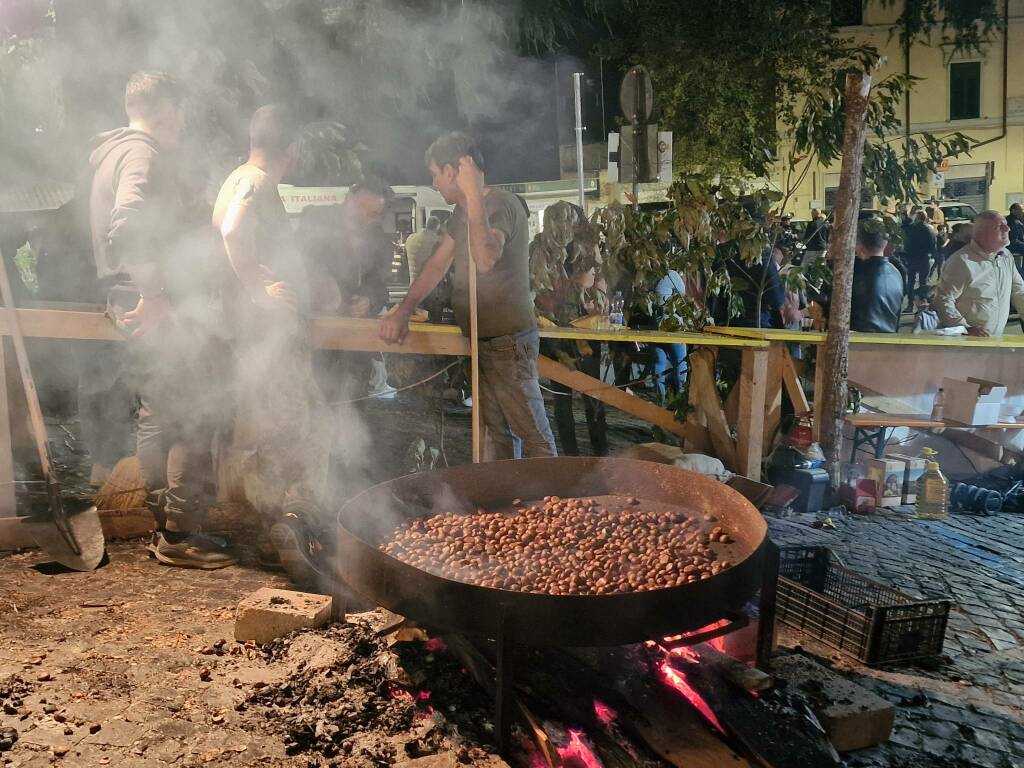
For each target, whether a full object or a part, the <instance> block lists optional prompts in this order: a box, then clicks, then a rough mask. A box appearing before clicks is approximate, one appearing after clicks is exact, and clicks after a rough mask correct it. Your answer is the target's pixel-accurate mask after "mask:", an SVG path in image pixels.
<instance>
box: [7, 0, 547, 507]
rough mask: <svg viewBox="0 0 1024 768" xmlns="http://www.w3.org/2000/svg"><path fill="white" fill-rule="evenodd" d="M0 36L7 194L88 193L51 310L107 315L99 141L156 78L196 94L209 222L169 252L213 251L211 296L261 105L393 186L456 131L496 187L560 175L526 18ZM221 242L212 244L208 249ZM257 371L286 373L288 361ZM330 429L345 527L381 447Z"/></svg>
mask: <svg viewBox="0 0 1024 768" xmlns="http://www.w3.org/2000/svg"><path fill="white" fill-rule="evenodd" d="M0 35H2V36H3V38H4V41H6V43H7V45H5V46H4V47H3V48H2V50H0V141H2V144H3V149H2V150H0V184H4V185H14V184H16V185H19V186H26V187H27V186H32V185H36V184H39V183H40V182H43V181H47V180H57V181H69V182H73V183H74V184H75V185H76V186H77V189H78V192H77V195H76V198H75V200H74V201H73V202H72V203H71V204H70V205H69V206H66V207H65V209H63V210H62V211H61V212H59V213H55V214H52V216H53V217H54V218H57V217H60V218H61V219H67V221H66V222H65V223H64V224H62V225H61V231H62V235H61V237H60V239H59V240H60V242H56V243H54V245H53V247H52V248H50V249H49V250H48V251H47V252H46V253H45V254H42V253H37V254H36V255H37V257H38V258H39V259H40V263H39V264H38V265H37V266H38V267H39V269H40V273H41V274H42V273H46V274H48V275H49V277H48V278H47V279H45V280H41V284H40V286H39V292H38V294H37V298H42V299H61V300H69V299H70V300H78V301H86V302H92V301H95V300H96V297H95V296H94V295H88V293H89V289H85V291H84V295H83V292H82V291H81V289H82V286H83V281H82V280H81V279H80V275H81V274H82V266H83V265H85V267H86V271H88V269H89V268H91V266H92V254H91V252H90V251H91V249H90V247H89V236H88V227H87V223H86V221H87V218H86V214H87V210H86V209H87V205H88V189H89V183H90V180H91V175H92V169H90V168H89V166H88V163H87V158H88V155H89V147H90V141H91V139H92V137H93V136H94V135H96V134H97V133H99V132H101V131H105V130H110V129H112V128H116V127H118V126H122V125H124V124H125V122H126V120H125V116H124V110H123V94H124V86H125V83H126V81H127V79H128V77H129V76H130V75H131V73H133V72H135V71H137V70H140V69H162V70H165V71H168V72H169V73H171V74H173V75H176V76H177V77H178V78H179V79H180V80H181V81H182V82H183V83H184V85H185V86H186V89H187V91H188V92H189V95H190V104H189V109H188V114H187V123H186V130H185V136H184V145H183V147H182V148H181V151H180V152H179V155H178V157H177V164H178V165H179V171H180V172H181V175H182V176H183V177H184V178H185V179H186V181H187V182H188V184H189V187H190V195H191V204H192V207H193V209H198V210H199V215H197V216H196V218H195V222H196V227H197V229H196V231H197V232H199V233H200V235H199V236H196V237H187V238H186V237H183V238H182V239H181V241H180V242H179V243H178V244H176V245H169V244H168V245H166V247H168V248H171V249H177V250H172V252H171V253H169V254H168V255H167V256H166V257H165V259H164V260H165V262H166V263H168V264H176V263H177V264H182V265H185V264H190V265H194V264H196V261H197V260H196V254H197V248H198V249H201V248H204V247H205V248H209V249H210V250H209V253H211V254H212V257H211V263H209V264H207V265H206V267H205V268H204V267H198V268H196V269H195V270H194V272H193V273H191V274H189V275H188V277H189V279H191V280H192V281H193V283H194V288H195V291H196V295H199V294H200V293H203V292H209V289H210V288H211V286H212V285H213V284H214V283H215V282H216V280H217V272H218V270H220V269H222V268H223V265H222V264H220V263H217V262H218V260H222V259H223V255H222V254H221V251H220V247H219V244H218V243H217V242H216V235H215V233H212V232H211V231H210V230H209V229H205V230H204V227H208V222H209V206H210V204H211V203H212V200H213V198H214V196H215V195H216V193H217V190H218V189H219V188H220V185H221V184H222V183H223V181H224V179H225V178H226V177H227V175H228V174H229V173H230V171H231V170H232V169H233V168H234V167H235V166H237V165H238V164H239V163H240V162H242V161H243V160H244V158H245V156H246V154H247V150H248V135H247V128H248V123H249V119H250V117H251V115H252V112H253V111H254V110H255V109H256V108H257V107H258V106H260V105H262V104H266V103H270V102H280V103H284V104H286V105H287V106H288V107H289V108H291V109H293V110H294V112H295V114H296V116H297V117H298V118H299V119H300V121H302V122H312V121H320V122H339V123H341V124H343V125H345V126H347V127H348V130H347V131H346V132H344V133H343V134H342V138H341V139H340V140H339V141H338V142H336V143H335V145H334V147H333V148H332V149H333V150H334V151H344V152H350V153H353V154H354V155H357V156H359V157H360V158H362V159H363V162H362V163H361V165H362V167H363V168H370V169H372V170H373V171H374V172H375V173H376V174H377V175H379V176H382V177H383V178H384V179H385V180H386V181H388V182H390V183H393V184H401V183H426V182H427V178H428V177H427V174H426V171H425V169H424V167H423V151H424V149H425V148H426V147H427V146H428V144H429V143H430V142H431V141H432V140H433V139H434V138H435V137H436V136H437V135H438V134H440V133H441V132H443V131H446V130H453V129H462V130H469V131H470V132H473V133H476V134H477V135H478V136H479V137H480V138H481V139H482V144H483V147H484V151H485V155H487V157H488V168H489V179H490V180H491V181H503V180H524V179H528V178H537V177H540V175H541V173H543V171H538V170H537V169H538V168H539V167H541V166H542V165H543V164H544V163H545V162H547V163H548V164H549V165H550V166H551V167H553V168H555V169H557V165H556V164H557V162H558V157H557V144H556V141H557V140H556V137H555V135H554V130H553V123H554V114H555V104H554V97H553V88H554V83H553V76H554V67H553V66H552V65H550V64H547V63H544V62H542V61H538V60H532V59H526V58H523V57H520V56H518V55H517V54H516V52H515V50H514V40H515V39H516V6H515V5H514V4H511V5H510V4H503V3H499V2H495V3H485V2H462V1H458V2H457V1H455V0H432V1H431V2H423V3H416V2H408V1H406V0H381V1H378V0H218V1H217V2H212V3H211V2H208V0H178V1H177V2H174V3H167V2H164V1H163V0H94V1H93V2H89V3H84V2H81V1H80V0H3V1H2V2H0ZM548 126H550V128H549V127H548ZM545 158H546V159H545ZM354 167H355V168H358V167H359V164H356V165H355V166H354ZM288 180H291V181H294V182H299V183H301V182H302V180H301V179H286V181H288ZM356 180H357V179H354V178H352V179H337V180H335V183H339V184H343V183H350V182H353V181H356ZM49 215H51V214H44V216H43V220H42V224H41V226H42V227H43V228H49V227H51V226H52V222H50V221H48V220H47V219H46V216H49ZM204 221H205V223H204ZM24 226H25V220H24V218H21V219H19V220H18V221H17V222H13V223H12V221H10V220H8V219H4V220H2V221H0V227H3V228H4V229H5V233H4V234H5V240H4V241H3V243H4V245H3V248H4V252H5V254H4V255H5V257H6V258H7V259H8V264H10V257H11V254H10V253H9V252H8V250H9V248H11V247H12V246H11V245H9V244H8V241H10V243H13V244H14V245H13V247H18V246H20V245H21V242H23V241H21V242H15V241H20V240H21V234H20V231H19V233H18V234H16V235H14V236H13V237H7V233H8V232H9V231H10V230H11V229H16V228H18V227H22V228H23V227H24ZM193 234H195V233H194V232H193ZM204 238H205V239H206V241H207V245H206V246H197V242H199V241H201V240H203V239H204ZM72 262H73V263H74V265H75V268H74V269H72V268H71V264H72ZM189 269H191V268H189ZM61 275H65V277H63V278H62V277H61ZM67 276H71V277H67ZM76 290H78V291H79V293H78V295H76ZM188 311H189V315H190V321H191V322H193V323H194V324H195V327H197V328H199V327H201V328H204V329H205V330H204V331H203V333H207V334H209V335H210V337H211V338H214V337H215V338H216V339H217V340H218V341H219V340H221V339H220V336H221V335H222V329H221V328H220V325H221V324H222V320H221V319H220V318H219V316H218V315H217V314H216V309H215V308H214V307H213V306H212V305H207V304H205V303H203V302H199V301H196V302H192V303H191V304H190V306H189V310H188ZM35 351H36V354H37V356H38V355H40V354H42V352H43V347H42V346H40V345H35ZM76 357H77V356H76V355H69V354H67V350H66V349H63V348H61V349H59V351H58V354H55V355H52V356H50V358H49V360H48V361H47V362H48V363H50V365H48V366H46V367H48V368H57V369H60V371H59V375H61V376H64V377H66V378H67V379H69V380H73V379H75V378H76V377H77V376H78V374H79V369H78V367H77V365H76ZM251 364H252V366H253V368H254V370H270V369H272V368H273V366H274V365H275V361H274V360H268V359H261V360H252V361H251ZM44 365H46V364H45V363H44ZM221 370H222V369H221ZM190 374H192V372H188V371H182V372H181V375H183V376H188V375H190ZM341 375H343V376H344V375H345V374H344V372H341ZM253 378H254V376H253V375H252V372H251V371H250V372H241V373H240V374H239V375H237V376H236V377H229V378H228V379H221V378H218V379H215V380H210V381H206V382H202V387H201V388H202V389H205V390H206V391H208V392H209V393H210V394H211V396H217V397H221V396H226V397H227V398H229V399H230V398H235V399H236V401H237V392H236V391H235V388H236V386H237V384H238V381H251V380H252V379H253ZM346 389H350V388H346ZM193 391H194V388H193ZM179 405H180V406H181V407H187V405H188V404H187V403H181V404H179ZM325 420H326V425H327V431H328V432H329V433H330V436H331V438H332V441H333V446H332V449H333V454H334V456H335V458H336V460H338V461H340V462H341V463H343V464H344V465H345V472H344V477H343V478H341V477H334V478H333V479H332V481H331V482H329V483H328V486H329V487H331V488H332V489H333V491H334V493H333V495H334V499H333V500H332V501H331V502H330V503H329V505H328V506H331V507H333V508H331V509H329V510H326V511H328V513H329V514H330V513H333V512H334V511H335V509H336V503H337V501H338V500H340V499H343V498H346V497H348V496H350V495H351V492H352V490H353V489H354V488H356V487H357V486H360V485H362V483H361V482H360V478H361V477H365V469H366V467H365V462H366V461H367V460H368V456H369V455H370V446H371V445H372V438H371V436H370V435H369V433H368V431H367V428H366V426H365V424H364V423H363V421H362V419H361V418H360V415H359V412H358V409H357V408H353V407H352V406H342V407H336V408H334V409H332V410H330V411H329V415H328V416H326V417H325ZM321 426H322V425H321ZM245 460H246V459H245V457H242V458H240V459H239V461H245Z"/></svg>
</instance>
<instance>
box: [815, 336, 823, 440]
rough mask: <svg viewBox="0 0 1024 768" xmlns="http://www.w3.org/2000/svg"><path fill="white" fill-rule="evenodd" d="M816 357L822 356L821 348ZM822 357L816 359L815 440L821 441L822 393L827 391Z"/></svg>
mask: <svg viewBox="0 0 1024 768" xmlns="http://www.w3.org/2000/svg"><path fill="white" fill-rule="evenodd" d="M815 354H816V355H820V354H821V349H820V348H819V349H818V350H817V351H816V353H815ZM820 362H821V360H820V357H815V359H814V429H813V430H812V433H813V435H814V439H815V440H816V441H817V440H821V393H822V392H824V391H825V366H823V365H820Z"/></svg>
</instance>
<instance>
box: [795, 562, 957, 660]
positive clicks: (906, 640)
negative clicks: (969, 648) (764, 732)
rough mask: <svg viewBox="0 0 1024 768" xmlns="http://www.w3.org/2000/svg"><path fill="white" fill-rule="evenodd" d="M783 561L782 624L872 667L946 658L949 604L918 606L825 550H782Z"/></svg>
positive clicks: (936, 602)
mask: <svg viewBox="0 0 1024 768" xmlns="http://www.w3.org/2000/svg"><path fill="white" fill-rule="evenodd" d="M779 558H780V562H779V598H778V618H779V620H780V621H782V622H784V623H786V624H789V625H790V626H791V627H795V628H797V629H799V630H801V631H802V632H805V633H807V634H808V635H811V636H813V637H815V638H817V639H818V640H821V641H822V642H824V643H826V644H827V645H830V646H832V647H833V648H836V649H837V650H840V651H842V652H843V653H847V654H849V655H850V656H854V657H855V658H857V659H859V660H860V661H862V662H864V663H865V664H870V665H877V664H887V663H892V662H897V661H909V660H911V659H919V658H923V657H926V656H935V655H938V654H939V653H942V643H943V640H945V636H946V622H947V621H948V620H949V608H950V601H949V600H946V599H934V600H915V599H913V598H912V597H909V596H908V595H904V594H903V593H902V592H898V591H897V590H895V589H891V588H890V587H887V586H885V585H884V584H879V583H878V582H877V581H872V580H871V579H868V578H865V577H864V576H861V575H860V574H859V573H855V572H854V571H851V570H850V569H849V568H847V567H846V566H844V565H843V564H842V561H840V560H839V558H838V557H836V555H835V554H834V553H833V552H832V551H831V550H830V549H827V548H826V547H782V548H781V549H780V551H779Z"/></svg>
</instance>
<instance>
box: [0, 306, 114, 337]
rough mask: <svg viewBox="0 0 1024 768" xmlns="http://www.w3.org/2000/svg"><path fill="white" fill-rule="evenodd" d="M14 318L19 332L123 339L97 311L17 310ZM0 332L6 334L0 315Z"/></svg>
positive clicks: (8, 332) (4, 322) (6, 328)
mask: <svg viewBox="0 0 1024 768" xmlns="http://www.w3.org/2000/svg"><path fill="white" fill-rule="evenodd" d="M18 320H19V322H20V323H21V328H22V332H23V335H24V336H26V337H38V338H48V339H78V340H93V341H123V339H124V337H123V336H121V334H120V333H118V332H117V329H116V328H115V327H114V325H113V323H111V322H110V321H109V320H108V319H107V318H106V316H105V315H103V314H102V313H99V312H78V311H68V310H52V309H19V310H18ZM0 334H3V335H4V336H10V335H11V331H10V329H9V328H8V326H7V318H6V317H0Z"/></svg>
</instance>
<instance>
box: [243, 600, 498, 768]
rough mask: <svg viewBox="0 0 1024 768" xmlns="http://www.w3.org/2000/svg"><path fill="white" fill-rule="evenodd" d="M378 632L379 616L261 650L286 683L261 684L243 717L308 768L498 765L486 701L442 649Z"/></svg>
mask: <svg viewBox="0 0 1024 768" xmlns="http://www.w3.org/2000/svg"><path fill="white" fill-rule="evenodd" d="M382 625H383V621H382V618H381V613H380V612H373V613H368V614H360V615H357V616H350V617H349V619H348V621H347V622H346V623H345V624H338V625H334V626H332V627H329V628H327V629H323V630H306V631H301V632H296V633H293V634H291V635H288V636H286V637H284V638H280V639H278V640H275V641H273V642H271V643H268V644H266V645H264V646H263V647H262V649H261V650H262V653H263V657H264V659H265V661H266V662H267V663H268V664H270V665H287V666H288V667H289V671H288V674H287V675H286V677H285V678H284V679H282V680H279V681H277V682H273V683H269V684H261V683H257V684H256V685H255V686H254V688H253V690H252V692H251V693H250V694H249V695H248V696H247V697H246V699H245V700H244V702H243V703H242V704H240V705H239V708H240V709H242V710H246V711H248V712H249V713H250V714H251V715H252V716H253V717H255V718H259V719H261V720H262V722H263V723H264V724H265V726H267V727H269V728H270V729H271V730H272V731H274V732H276V733H279V734H281V735H282V737H283V739H284V742H285V747H286V749H287V751H288V753H289V754H293V755H295V754H303V755H305V756H307V757H309V758H310V763H309V764H310V765H311V766H337V767H338V768H349V766H352V767H355V766H360V767H364V766H388V765H393V764H395V763H402V762H406V761H408V760H415V759H417V758H422V757H426V756H432V755H437V756H445V757H450V758H453V759H452V760H451V762H452V763H455V762H458V763H463V764H480V763H490V762H493V763H494V764H500V759H499V758H497V757H496V756H495V755H493V749H492V747H491V746H490V743H489V742H490V740H491V736H490V733H489V732H488V726H489V725H490V723H489V706H490V705H489V702H488V701H487V700H486V698H484V696H483V693H482V691H480V690H479V688H477V687H476V686H475V684H474V683H473V682H472V680H470V679H469V678H468V675H467V674H466V673H465V671H464V670H461V668H460V667H459V665H458V663H457V662H455V661H454V660H453V659H451V658H450V657H449V656H448V655H447V654H445V653H444V652H443V650H442V646H441V644H440V643H438V642H436V641H433V642H423V641H419V640H417V641H413V642H397V643H396V642H394V636H391V639H390V642H389V638H388V637H387V636H384V637H380V636H378V633H379V630H380V628H381V626H382ZM392 643H393V644H392ZM434 700H437V701H443V702H444V705H443V711H439V710H437V709H435V707H434V704H433V703H432V702H433V701H434Z"/></svg>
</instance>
